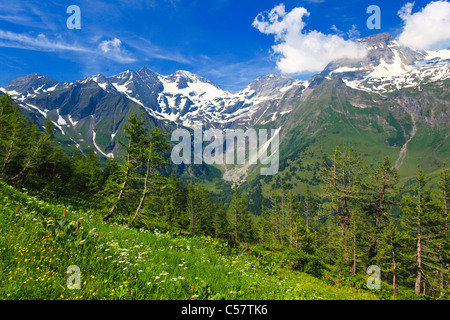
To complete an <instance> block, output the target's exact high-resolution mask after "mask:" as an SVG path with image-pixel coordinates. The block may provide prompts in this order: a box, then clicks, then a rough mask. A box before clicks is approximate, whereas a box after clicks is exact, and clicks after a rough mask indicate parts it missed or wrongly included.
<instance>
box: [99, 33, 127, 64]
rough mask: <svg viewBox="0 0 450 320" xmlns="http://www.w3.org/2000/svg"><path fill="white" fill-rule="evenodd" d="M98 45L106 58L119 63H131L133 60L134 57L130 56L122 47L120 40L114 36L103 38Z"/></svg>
mask: <svg viewBox="0 0 450 320" xmlns="http://www.w3.org/2000/svg"><path fill="white" fill-rule="evenodd" d="M98 47H99V49H100V50H101V51H102V52H103V54H104V55H105V56H106V57H107V58H110V59H112V60H114V61H117V62H119V63H131V62H134V61H135V59H134V58H131V57H130V56H129V54H128V52H127V51H126V50H125V49H123V47H122V41H120V39H117V38H114V39H112V40H104V41H102V42H100V44H99V45H98Z"/></svg>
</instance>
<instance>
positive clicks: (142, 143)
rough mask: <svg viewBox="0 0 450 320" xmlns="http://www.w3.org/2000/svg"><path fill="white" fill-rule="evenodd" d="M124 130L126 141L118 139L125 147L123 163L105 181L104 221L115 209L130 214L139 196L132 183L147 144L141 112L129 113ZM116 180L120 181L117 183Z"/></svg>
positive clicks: (141, 162)
mask: <svg viewBox="0 0 450 320" xmlns="http://www.w3.org/2000/svg"><path fill="white" fill-rule="evenodd" d="M124 131H125V139H126V141H125V142H124V141H119V143H120V145H121V146H122V147H123V148H124V149H125V151H124V154H123V163H122V164H120V165H119V168H118V169H119V170H118V172H116V174H115V175H114V176H112V177H111V179H109V180H108V181H107V182H106V186H105V189H106V191H107V193H108V194H107V195H108V197H107V198H106V203H107V204H108V205H109V206H110V209H109V210H108V213H107V215H106V216H105V218H104V219H103V220H104V221H108V220H109V219H111V217H112V216H113V215H114V214H115V212H116V210H119V212H126V214H127V215H131V212H133V210H136V208H134V209H133V207H134V205H133V202H134V201H133V200H135V198H138V197H139V195H137V194H136V189H135V186H133V184H135V183H136V182H137V181H136V175H137V171H138V170H139V169H141V168H142V166H143V161H144V160H143V159H145V150H146V148H147V147H148V145H149V139H148V137H147V131H146V127H145V119H143V113H142V112H141V113H140V114H135V113H133V114H131V115H130V117H129V118H128V122H127V124H126V125H125V126H124ZM110 180H111V181H110ZM118 181H120V182H119V183H117V182H118Z"/></svg>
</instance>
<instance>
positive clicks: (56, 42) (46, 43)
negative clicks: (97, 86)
mask: <svg viewBox="0 0 450 320" xmlns="http://www.w3.org/2000/svg"><path fill="white" fill-rule="evenodd" d="M0 47H7V48H18V49H24V50H32V51H43V52H73V53H82V54H85V55H90V56H92V57H96V56H101V57H106V58H108V59H110V60H113V61H115V62H119V63H132V62H135V61H136V59H134V58H132V57H130V54H129V52H128V51H126V50H124V49H123V47H122V42H121V41H120V40H119V39H117V38H114V39H113V40H110V41H102V42H101V43H100V44H99V45H98V49H100V50H98V49H97V48H95V47H94V48H93V47H92V46H88V45H86V44H84V45H83V44H77V43H68V42H66V41H64V39H63V38H62V37H61V36H57V37H55V38H53V39H50V38H48V37H47V36H46V35H45V34H43V33H39V34H38V35H31V34H24V33H15V32H11V31H4V30H0Z"/></svg>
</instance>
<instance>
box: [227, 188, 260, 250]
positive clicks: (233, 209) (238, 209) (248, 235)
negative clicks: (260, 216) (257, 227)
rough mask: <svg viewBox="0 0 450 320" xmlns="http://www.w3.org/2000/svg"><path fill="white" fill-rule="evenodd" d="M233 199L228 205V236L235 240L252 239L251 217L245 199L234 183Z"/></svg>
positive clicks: (246, 240) (253, 235)
mask: <svg viewBox="0 0 450 320" xmlns="http://www.w3.org/2000/svg"><path fill="white" fill-rule="evenodd" d="M233 189H234V194H233V199H232V200H231V203H230V206H229V207H228V212H227V218H228V225H229V226H230V228H229V236H230V238H231V239H232V240H234V241H236V242H249V241H253V240H254V237H255V234H254V227H253V219H252V217H251V214H250V211H249V210H248V206H247V201H245V198H244V197H242V194H241V193H240V191H239V187H238V186H237V184H235V185H234V188H233Z"/></svg>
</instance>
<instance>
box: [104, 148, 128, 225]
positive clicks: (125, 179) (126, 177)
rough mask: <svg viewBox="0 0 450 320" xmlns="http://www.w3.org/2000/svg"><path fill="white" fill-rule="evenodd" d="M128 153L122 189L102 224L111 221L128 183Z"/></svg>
mask: <svg viewBox="0 0 450 320" xmlns="http://www.w3.org/2000/svg"><path fill="white" fill-rule="evenodd" d="M130 146H131V141H130V142H129V143H128V147H130ZM129 171H130V153H129V152H128V154H127V167H126V170H125V176H124V179H123V183H122V187H121V188H120V192H119V196H118V197H117V202H116V203H115V204H114V205H113V206H112V208H111V210H110V211H109V213H108V215H107V216H106V217H105V218H104V219H103V221H104V222H106V221H109V219H111V217H112V215H113V214H114V211H115V210H116V209H117V203H118V202H119V201H120V199H122V197H123V194H124V192H125V187H126V186H127V182H128V176H129V174H130V172H129Z"/></svg>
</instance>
